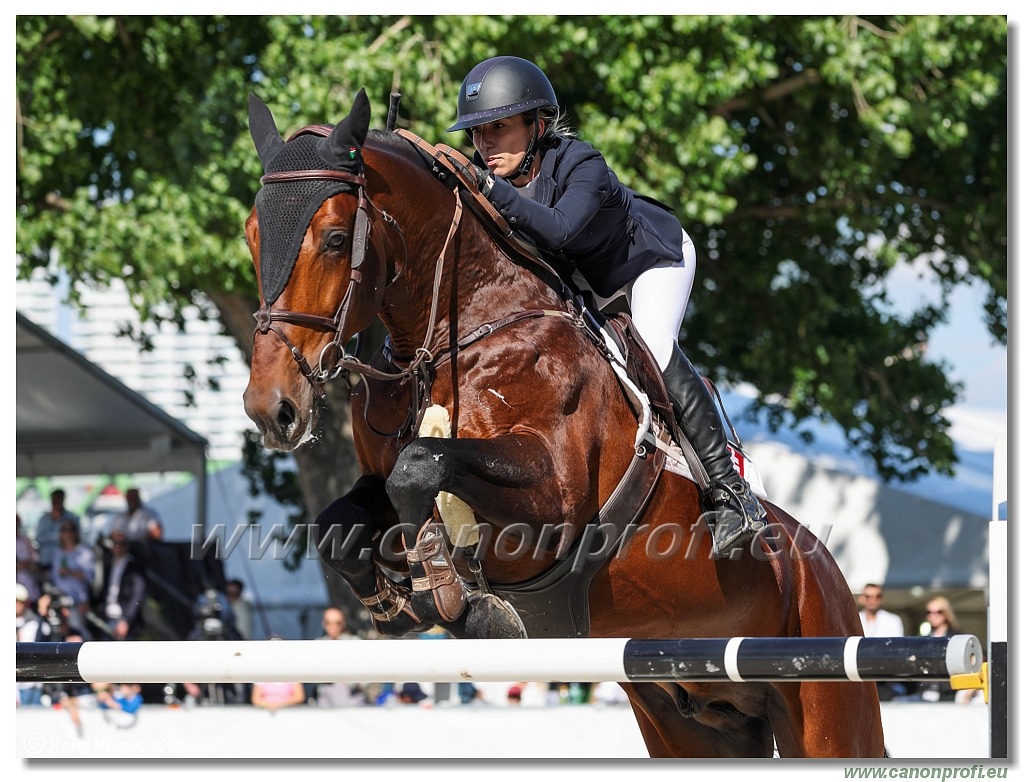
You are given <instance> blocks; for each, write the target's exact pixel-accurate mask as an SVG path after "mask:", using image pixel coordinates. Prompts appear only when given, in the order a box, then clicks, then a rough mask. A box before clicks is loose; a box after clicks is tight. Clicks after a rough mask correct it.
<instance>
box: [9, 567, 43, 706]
mask: <svg viewBox="0 0 1024 782" xmlns="http://www.w3.org/2000/svg"><path fill="white" fill-rule="evenodd" d="M16 588H17V593H16V594H17V596H16V598H15V602H14V619H15V628H16V630H17V633H16V636H17V639H18V642H19V643H34V642H35V641H43V640H49V639H48V638H47V637H46V635H45V634H44V630H43V626H44V624H45V623H44V622H43V620H42V619H40V618H39V616H38V614H36V612H35V611H33V610H32V606H31V605H30V604H29V599H28V589H26V588H25V585H24V584H16ZM42 695H43V685H42V684H39V683H36V682H18V705H19V706H38V705H39V703H40V699H41V698H42Z"/></svg>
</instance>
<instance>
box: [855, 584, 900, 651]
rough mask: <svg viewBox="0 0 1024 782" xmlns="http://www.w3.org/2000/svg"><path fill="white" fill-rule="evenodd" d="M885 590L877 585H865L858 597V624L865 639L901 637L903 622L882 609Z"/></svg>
mask: <svg viewBox="0 0 1024 782" xmlns="http://www.w3.org/2000/svg"><path fill="white" fill-rule="evenodd" d="M884 601H885V590H883V589H882V587H880V586H879V585H878V584H865V585H864V591H863V592H861V595H860V605H861V612H860V623H861V625H862V626H863V627H864V636H865V637H867V638H894V637H896V636H900V635H903V634H904V633H903V620H902V619H900V618H899V617H898V616H896V614H894V613H892V612H891V611H886V610H885V609H884V608H882V603H883V602H884Z"/></svg>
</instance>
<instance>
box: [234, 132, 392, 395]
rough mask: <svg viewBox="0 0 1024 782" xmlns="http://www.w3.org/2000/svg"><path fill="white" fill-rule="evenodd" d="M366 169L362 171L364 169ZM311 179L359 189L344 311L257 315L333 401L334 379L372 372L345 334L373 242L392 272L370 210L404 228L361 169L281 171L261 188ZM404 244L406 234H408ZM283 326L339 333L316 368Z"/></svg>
mask: <svg viewBox="0 0 1024 782" xmlns="http://www.w3.org/2000/svg"><path fill="white" fill-rule="evenodd" d="M332 130H333V128H332V127H331V126H329V125H310V126H308V127H306V128H303V129H302V130H299V131H298V132H296V133H294V134H293V135H292V136H291V137H290V138H289V139H288V140H289V141H291V140H292V139H294V138H296V137H298V136H301V135H304V134H312V135H317V136H323V137H327V136H329V135H330V134H331V132H332ZM360 168H361V167H360ZM310 179H328V180H336V181H341V182H345V183H346V184H349V185H353V186H355V188H356V200H357V204H356V213H355V227H354V230H353V232H352V252H351V255H350V269H351V272H350V274H349V280H348V286H347V288H346V289H345V295H344V296H342V298H341V303H340V304H339V305H338V309H337V310H336V311H335V313H334V316H333V317H330V318H328V317H325V316H323V315H312V314H310V313H306V312H295V311H292V310H282V309H273V308H272V305H270V304H265V305H264V306H263V307H261V308H260V309H258V310H257V311H256V312H255V313H253V317H255V318H256V327H255V330H254V332H258V333H260V334H266V333H267V332H268V331H273V332H274V333H275V334H277V336H278V337H279V338H280V340H281V341H282V342H283V343H284V344H285V346H286V347H287V348H288V350H289V352H290V353H291V355H292V358H293V359H295V363H296V364H298V367H299V372H300V373H301V374H302V376H303V377H305V378H306V379H307V380H308V381H309V383H310V385H311V386H312V387H313V390H314V392H315V393H316V395H317V396H318V397H319V399H320V400H321V401H324V400H326V399H327V392H326V391H325V390H324V384H325V383H326V382H327V381H328V380H332V379H333V378H335V377H337V376H338V375H339V374H341V373H342V371H344V370H345V369H346V365H349V366H348V368H351V369H355V368H358V369H359V371H365V370H366V369H370V368H369V367H366V366H365V365H363V364H362V363H361V362H359V361H358V360H357V359H355V357H354V356H352V355H350V354H348V353H347V352H346V351H345V346H344V345H343V344H342V342H341V335H342V333H344V330H345V325H346V323H347V322H348V317H349V313H350V310H351V306H352V301H353V300H354V297H355V293H356V290H357V289H358V286H359V284H360V283H361V282H362V281H363V268H362V267H363V263H364V261H365V260H366V247H367V241H372V242H373V243H374V246H375V247H376V249H377V257H378V259H379V260H380V262H381V264H382V266H381V272H380V273H381V274H383V273H384V271H385V270H386V265H385V254H384V251H383V248H382V247H381V244H380V237H379V236H378V235H377V234H376V233H374V232H373V231H372V230H371V227H370V217H369V209H370V208H372V209H374V210H375V211H376V212H378V213H379V214H380V216H381V219H382V220H383V221H384V223H385V224H386V225H388V226H390V227H391V228H392V229H394V230H396V231H397V232H398V233H399V235H401V234H402V229H401V227H400V226H399V225H398V222H397V221H396V220H395V219H394V218H393V217H392V216H391V215H389V214H388V213H387V212H384V211H383V210H381V209H378V208H377V207H376V206H375V205H374V204H373V202H372V201H370V199H369V198H368V197H367V195H366V177H365V176H364V175H363V173H362V171H361V170H360V172H359V173H356V174H352V173H349V172H347V171H337V170H334V169H309V170H301V171H279V172H275V173H272V174H265V175H264V176H262V177H261V178H260V184H262V185H273V184H276V183H282V182H298V181H303V180H310ZM402 241H403V244H404V241H405V239H404V236H402ZM403 269H404V262H403V264H402V266H400V267H398V269H397V271H396V272H395V275H394V277H392V278H391V279H390V280H388V281H387V283H386V284H385V286H384V287H385V288H388V287H390V286H391V285H393V284H394V283H395V282H396V281H397V280H398V278H399V277H401V274H402V270H403ZM278 323H291V324H293V325H296V326H304V327H306V328H312V329H317V330H321V331H328V332H333V333H334V336H333V338H332V339H331V341H330V342H328V343H327V344H326V345H325V346H324V348H323V349H322V350H321V351H320V357H319V359H318V361H317V365H316V369H314V368H313V367H312V366H311V365H310V363H309V361H308V360H307V359H306V357H305V355H303V353H302V351H301V350H300V349H299V348H298V347H297V346H296V345H295V343H293V342H292V341H291V340H290V339H288V336H287V335H286V334H285V333H284V331H283V330H282V329H281V327H280V326H278V325H276V324H278Z"/></svg>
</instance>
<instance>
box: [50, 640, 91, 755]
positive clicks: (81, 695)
mask: <svg viewBox="0 0 1024 782" xmlns="http://www.w3.org/2000/svg"><path fill="white" fill-rule="evenodd" d="M64 640H65V641H68V642H71V643H81V642H82V641H84V640H85V638H83V637H82V636H80V635H75V634H73V633H72V634H69V635H67V636H65V637H64ZM49 688H50V689H49V692H50V695H51V696H52V698H53V700H54V702H55V703H57V704H58V705H60V707H61V708H63V709H64V710H65V711H67V713H68V716H69V717H70V718H71V724H72V725H74V726H75V733H76V734H77V735H78V738H82V735H83V732H84V731H83V729H82V714H81V710H80V708H79V707H80V704H81V701H82V700H85V699H88V698H91V697H92V696H93V688H92V685H91V684H85V683H82V682H78V683H74V682H72V683H68V684H51V685H49Z"/></svg>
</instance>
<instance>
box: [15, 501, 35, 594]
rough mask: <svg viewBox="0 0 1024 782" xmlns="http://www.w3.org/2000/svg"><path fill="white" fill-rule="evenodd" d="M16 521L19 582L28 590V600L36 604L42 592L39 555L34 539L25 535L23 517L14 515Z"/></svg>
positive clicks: (16, 567) (16, 566)
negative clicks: (22, 524) (33, 542)
mask: <svg viewBox="0 0 1024 782" xmlns="http://www.w3.org/2000/svg"><path fill="white" fill-rule="evenodd" d="M14 517H15V519H16V530H17V531H16V533H15V539H14V549H15V554H16V556H17V564H16V565H15V569H16V571H17V581H18V583H19V584H21V585H22V586H24V587H25V589H27V590H28V599H29V601H31V602H32V603H35V602H36V601H37V600H38V599H39V595H41V594H42V592H41V591H40V590H39V555H38V554H37V553H36V547H35V546H34V545H33V544H32V539H31V538H30V537H29V536H28V535H26V534H25V532H24V530H23V529H22V526H21V516H19V515H18V514H14Z"/></svg>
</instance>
